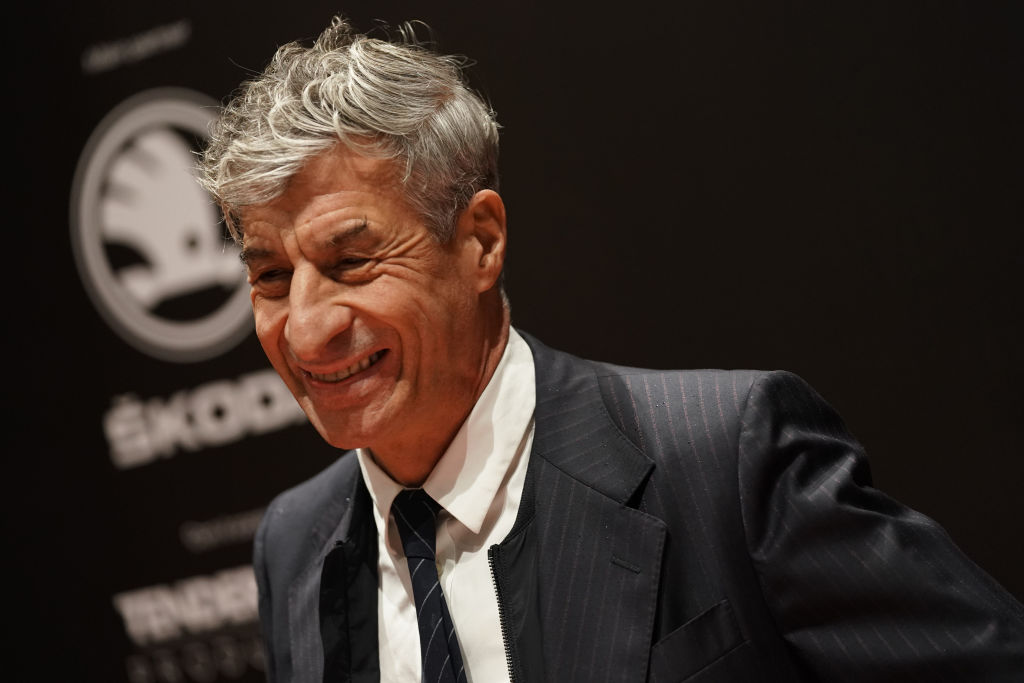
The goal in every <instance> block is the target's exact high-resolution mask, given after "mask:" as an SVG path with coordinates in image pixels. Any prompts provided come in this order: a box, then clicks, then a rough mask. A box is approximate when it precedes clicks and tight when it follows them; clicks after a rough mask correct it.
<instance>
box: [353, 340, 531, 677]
mask: <svg viewBox="0 0 1024 683" xmlns="http://www.w3.org/2000/svg"><path fill="white" fill-rule="evenodd" d="M536 400H537V398H536V390H535V379H534V369H533V354H532V353H531V352H530V347H529V346H527V344H526V342H525V341H523V338H522V337H520V336H519V334H518V333H517V332H516V331H515V330H514V329H512V330H510V331H509V340H508V344H506V346H505V350H504V352H503V354H502V357H501V361H500V362H499V363H498V367H497V368H496V369H495V371H494V375H493V376H492V377H491V379H490V381H489V382H488V383H487V386H486V387H485V388H484V391H483V393H482V394H481V395H480V398H479V399H478V400H477V402H476V405H475V406H473V410H472V412H470V414H469V417H468V418H467V419H466V421H465V422H464V423H463V424H462V427H461V428H460V429H459V431H458V433H457V434H456V435H455V438H454V440H452V443H451V445H450V446H448V450H446V451H445V452H444V455H442V456H441V459H440V460H439V461H438V463H437V465H436V466H435V467H434V470H433V472H431V473H430V476H429V477H427V480H426V481H425V482H424V483H423V489H424V490H425V491H426V492H427V493H428V494H429V495H430V497H431V498H433V499H434V500H436V501H437V502H438V503H440V504H441V506H442V507H443V508H444V510H442V511H441V514H440V515H439V516H438V526H437V565H438V575H439V576H440V579H441V588H442V590H443V591H444V596H445V600H446V601H447V602H448V610H449V611H450V612H451V615H452V620H453V621H454V622H455V630H456V633H457V634H458V638H459V644H460V646H461V649H462V656H463V660H464V664H465V667H466V676H467V678H468V680H469V683H474V682H475V683H492V682H499V683H502V682H506V681H508V680H509V673H508V664H507V660H506V658H505V646H504V643H503V642H502V635H501V624H500V622H499V618H498V598H497V595H496V594H495V592H494V581H493V578H492V576H491V570H490V565H489V563H488V560H487V550H488V548H490V546H492V545H494V544H496V543H500V542H501V541H503V540H504V539H505V537H506V536H507V535H508V532H509V531H511V529H512V524H513V523H514V522H515V519H516V514H517V513H518V512H519V501H520V498H521V497H522V493H523V483H524V481H525V478H526V464H527V461H528V460H529V453H530V446H531V444H532V442H533V410H534V406H535V404H536ZM358 458H359V467H360V469H361V470H362V474H363V480H364V481H365V482H366V486H367V488H368V489H369V491H370V496H371V498H372V499H373V518H374V521H375V522H376V524H377V543H378V547H377V550H378V555H377V556H378V560H377V570H378V584H377V615H378V620H377V631H378V642H379V646H380V650H379V652H380V678H381V682H382V683H409V682H410V681H419V680H420V666H421V665H420V639H419V638H420V637H419V628H418V626H417V623H416V606H415V604H414V602H413V598H412V582H411V581H410V579H409V569H408V566H407V564H406V561H405V555H404V554H403V552H402V541H401V539H400V537H399V535H398V529H397V528H396V527H395V522H394V519H393V518H392V517H391V515H390V511H391V503H392V501H394V499H395V496H396V495H397V494H398V492H399V491H401V490H402V489H403V488H404V487H403V486H402V485H401V484H399V483H397V482H395V481H394V480H393V479H391V477H390V476H388V474H387V473H386V472H385V471H384V470H382V469H381V468H380V466H379V465H377V463H376V462H375V461H374V459H373V455H372V453H370V451H368V450H366V449H360V450H359V451H358Z"/></svg>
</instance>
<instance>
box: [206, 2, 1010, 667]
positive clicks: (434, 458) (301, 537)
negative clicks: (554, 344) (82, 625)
mask: <svg viewBox="0 0 1024 683" xmlns="http://www.w3.org/2000/svg"><path fill="white" fill-rule="evenodd" d="M497 141H498V135H497V125H496V123H495V121H494V119H493V116H492V114H491V113H490V112H489V111H488V109H487V107H485V106H484V104H483V103H482V102H481V101H480V100H479V98H478V97H476V96H475V95H474V94H472V93H471V92H470V91H469V90H468V89H467V88H466V86H465V85H464V83H463V81H462V78H461V75H460V72H459V68H458V62H457V60H455V59H452V58H447V57H443V56H439V55H436V54H434V53H433V52H431V51H429V50H427V49H425V48H423V47H420V46H418V45H416V44H414V43H389V42H384V41H380V40H371V39H368V38H366V37H364V36H360V35H356V34H354V33H353V31H352V30H351V28H350V27H349V26H348V25H347V23H346V22H344V21H343V20H341V19H335V20H334V22H333V23H332V25H331V27H329V28H328V29H327V30H326V31H325V32H324V33H323V35H321V37H320V38H319V39H318V40H317V42H316V44H315V45H314V46H313V47H311V48H306V47H303V46H300V45H297V44H291V45H287V46H285V47H283V48H281V49H280V50H279V51H278V53H277V55H276V56H275V57H274V60H273V61H272V63H271V64H270V66H269V67H268V68H267V70H266V72H265V73H264V74H263V75H261V76H260V77H258V78H257V79H255V80H254V81H252V82H250V83H248V84H246V85H245V86H244V87H243V89H242V90H241V92H240V93H239V94H238V95H236V97H235V98H234V99H233V100H232V101H231V102H230V103H229V104H228V105H227V107H226V109H225V111H224V113H223V116H222V117H221V119H220V121H219V123H218V124H217V126H216V127H215V129H214V131H213V135H212V138H211V143H210V146H209V149H208V150H207V152H206V155H205V157H204V163H203V170H204V184H205V186H206V187H207V188H208V189H209V190H210V191H211V192H212V193H213V195H214V196H215V197H216V198H217V199H218V201H219V202H220V203H221V206H222V207H223V209H224V212H225V216H226V217H227V220H228V224H229V227H230V228H231V230H232V232H233V235H234V236H235V237H236V239H238V240H239V241H240V243H241V244H242V247H243V250H242V254H243V261H244V262H245V265H246V268H247V269H248V273H249V278H250V282H251V283H252V303H253V311H254V314H255V319H256V330H257V334H258V336H259V339H260V342H261V343H262V345H263V348H264V350H265V351H266V353H267V356H268V357H269V358H270V360H271V362H272V363H273V365H274V367H275V368H276V370H277V371H278V372H279V373H280V375H281V377H282V378H283V379H284V381H285V382H286V383H287V385H288V386H289V388H290V389H291V391H292V393H293V394H294V395H295V397H296V399H297V400H298V402H299V403H300V404H301V406H302V408H303V409H304V410H305V412H306V414H307V415H308V416H309V419H310V421H311V422H312V423H313V424H314V426H315V427H316V428H317V430H318V431H319V432H320V434H321V435H322V436H323V437H324V438H325V439H326V440H327V441H328V442H329V443H331V444H332V445H334V446H336V447H338V448H341V449H349V450H348V452H346V453H344V454H343V455H342V456H341V457H340V458H339V459H338V460H337V461H336V462H335V463H334V464H333V465H331V466H330V467H329V468H328V469H327V470H325V471H324V472H322V473H321V474H320V475H318V476H317V477H315V478H313V479H312V480H310V481H308V482H306V483H304V484H302V485H300V486H298V487H296V488H295V489H293V490H290V491H288V492H285V493H284V494H282V495H281V496H279V497H278V498H277V499H276V500H275V501H274V502H273V503H272V504H271V505H270V507H269V509H268V511H267V514H266V517H265V518H264V521H263V523H262V525H261V527H260V530H259V532H258V534H257V538H256V545H255V562H254V564H255V571H256V577H257V581H258V584H259V590H260V617H261V621H262V626H263V629H264V635H265V638H266V645H267V667H268V674H269V677H270V679H271V680H277V681H319V680H330V681H375V680H385V681H413V680H417V679H421V680H430V681H434V680H451V681H462V680H469V681H473V682H475V683H491V682H492V681H508V680H512V681H559V682H560V681H598V680H600V681H604V680H610V681H644V680H652V681H669V680H671V681H681V680H687V681H693V682H696V681H762V680H763V681H804V680H808V681H810V680H815V681H903V680H957V681H1011V680H1021V675H1022V673H1024V609H1022V607H1021V605H1020V604H1018V603H1017V602H1016V601H1015V600H1014V599H1013V598H1012V597H1010V596H1009V595H1008V594H1007V593H1006V592H1005V591H1003V589H1001V588H1000V587H999V586H998V585H996V584H995V583H994V582H993V581H992V580H991V579H990V578H989V577H987V575H985V574H984V573H983V572H981V570H979V569H978V568H977V567H976V566H975V565H973V564H972V563H971V562H970V561H969V560H968V559H966V558H965V557H964V556H963V555H962V554H961V553H960V552H959V551H958V550H957V549H956V548H955V547H954V546H953V544H952V543H951V542H950V540H949V539H948V537H946V535H945V534H944V533H943V532H942V530H941V529H939V528H938V527H937V526H936V525H935V524H934V523H933V522H932V521H930V520H928V519H927V518H925V517H923V516H922V515H920V514H917V513H915V512H913V511H911V510H908V509H906V508H904V507H901V506H900V505H898V504H897V503H895V502H893V501H892V500H890V499H888V498H886V497H885V496H884V495H882V494H881V493H879V492H878V491H876V490H874V489H872V488H870V477H869V474H868V471H867V465H866V463H865V460H864V456H863V454H862V452H861V449H860V447H859V445H858V444H857V443H856V442H855V441H854V440H853V439H852V437H851V436H850V435H849V434H848V433H847V432H846V430H845V428H844V427H843V424H842V422H841V420H840V419H839V418H838V416H837V415H835V413H834V412H833V411H832V410H831V409H830V408H829V407H828V406H827V404H825V403H824V401H822V400H821V399H820V398H819V397H818V396H817V395H816V394H815V393H814V392H813V391H812V390H811V389H810V388H809V387H807V386H806V385H805V384H804V383H803V382H802V381H800V380H799V379H798V378H796V377H794V376H792V375H788V374H785V373H755V372H708V371H702V372H655V371H646V370H637V369H628V368H620V367H614V366H609V365H605V364H600V363H593V362H589V361H584V360H581V359H578V358H574V357H571V356H568V355H566V354H563V353H559V352H557V351H553V350H551V349H549V348H547V347H545V346H544V345H543V344H541V343H540V342H538V341H537V340H535V339H532V338H531V337H529V336H527V335H525V334H520V333H519V332H518V331H516V330H515V329H513V328H511V326H510V318H509V308H508V303H507V301H506V299H505V297H504V295H503V293H502V289H501V271H502V267H503V263H504V258H505V249H506V228H505V211H504V206H503V204H502V200H501V198H500V196H499V195H498V194H497V149H498V144H497ZM438 634H440V635H438Z"/></svg>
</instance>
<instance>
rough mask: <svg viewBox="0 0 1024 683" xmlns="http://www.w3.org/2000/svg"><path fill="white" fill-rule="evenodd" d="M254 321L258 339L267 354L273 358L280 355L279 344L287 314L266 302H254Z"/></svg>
mask: <svg viewBox="0 0 1024 683" xmlns="http://www.w3.org/2000/svg"><path fill="white" fill-rule="evenodd" d="M253 319H254V321H255V326H256V337H257V338H258V339H259V340H260V345H261V346H262V347H263V350H264V351H265V352H266V354H267V355H268V356H270V357H271V358H273V357H274V356H275V355H276V354H277V353H279V350H278V343H279V342H280V340H281V337H282V331H283V329H284V322H285V320H286V314H285V312H284V311H283V310H279V308H278V307H274V306H271V305H268V304H267V303H266V302H254V303H253Z"/></svg>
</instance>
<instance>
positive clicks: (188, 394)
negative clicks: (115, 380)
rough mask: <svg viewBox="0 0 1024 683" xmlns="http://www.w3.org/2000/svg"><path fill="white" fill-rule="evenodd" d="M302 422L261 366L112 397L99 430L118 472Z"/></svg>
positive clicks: (269, 372) (285, 392)
mask: <svg viewBox="0 0 1024 683" xmlns="http://www.w3.org/2000/svg"><path fill="white" fill-rule="evenodd" d="M305 423H306V415H305V413H303V412H302V409H301V408H299V404H298V403H296V402H295V399H293V398H292V395H291V393H290V392H289V391H288V388H287V387H286V386H285V385H284V382H282V381H281V378H280V377H279V376H278V374H277V373H276V372H274V371H273V370H270V369H267V370H257V371H256V372H251V373H248V374H246V375H242V376H241V377H239V378H238V379H237V380H227V379H222V380H215V381H213V382H207V383H205V384H202V385H200V386H198V387H196V388H195V389H182V390H181V391H178V392H176V393H174V394H173V395H171V396H169V397H167V398H162V397H159V396H156V397H153V398H149V399H146V400H142V399H139V398H138V397H137V396H134V395H132V394H125V395H122V396H116V397H115V398H114V400H113V405H112V406H111V407H110V410H108V411H107V413H106V415H104V416H103V433H104V434H106V437H107V442H108V443H109V444H110V459H111V461H112V462H113V463H114V466H115V467H117V468H118V469H121V470H124V469H131V468H133V467H139V466H140V465H148V464H150V463H153V462H156V461H157V460H159V459H160V458H170V457H173V456H174V455H177V453H178V452H180V451H186V452H195V451H198V450H201V449H203V448H209V447H215V446H223V445H225V444H229V443H233V442H235V441H239V440H241V439H243V438H245V437H246V436H249V435H259V434H266V433H268V432H272V431H276V430H278V429H284V428H285V427H289V426H291V425H296V424H305Z"/></svg>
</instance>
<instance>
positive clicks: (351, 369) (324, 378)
mask: <svg viewBox="0 0 1024 683" xmlns="http://www.w3.org/2000/svg"><path fill="white" fill-rule="evenodd" d="M385 353H387V349H381V350H380V351H375V352H374V353H371V354H370V355H369V356H367V357H366V358H364V359H362V360H361V361H359V362H358V363H353V364H352V365H350V366H348V367H347V368H344V369H343V370H338V371H337V372H332V373H330V374H328V375H319V374H317V373H315V372H307V373H306V374H308V375H309V376H310V377H312V378H313V379H315V380H316V381H318V382H328V383H332V384H333V383H336V382H341V381H342V380H346V379H348V378H349V377H351V376H352V375H354V374H356V373H357V372H362V371H363V370H365V369H366V368H368V367H370V366H371V365H373V364H374V363H376V362H377V361H378V360H380V359H381V357H382V356H383V355H384V354H385Z"/></svg>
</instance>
